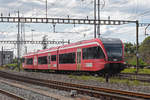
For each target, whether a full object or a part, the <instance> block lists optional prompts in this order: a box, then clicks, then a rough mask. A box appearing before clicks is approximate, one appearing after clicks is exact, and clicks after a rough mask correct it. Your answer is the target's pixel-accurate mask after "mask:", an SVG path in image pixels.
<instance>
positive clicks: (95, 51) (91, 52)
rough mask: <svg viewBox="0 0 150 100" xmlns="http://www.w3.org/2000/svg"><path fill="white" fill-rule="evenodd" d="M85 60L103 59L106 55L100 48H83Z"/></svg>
mask: <svg viewBox="0 0 150 100" xmlns="http://www.w3.org/2000/svg"><path fill="white" fill-rule="evenodd" d="M82 53H83V54H82V58H83V59H101V58H104V53H103V51H102V49H101V48H100V47H99V46H96V47H89V48H83V52H82Z"/></svg>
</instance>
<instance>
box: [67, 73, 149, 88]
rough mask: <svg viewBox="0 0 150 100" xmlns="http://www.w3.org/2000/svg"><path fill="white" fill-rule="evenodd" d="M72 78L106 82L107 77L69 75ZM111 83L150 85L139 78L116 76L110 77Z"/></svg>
mask: <svg viewBox="0 0 150 100" xmlns="http://www.w3.org/2000/svg"><path fill="white" fill-rule="evenodd" d="M69 77H70V78H73V79H77V80H85V81H86V80H93V81H99V82H103V83H104V82H106V79H105V78H104V77H95V76H85V75H82V76H77V75H69ZM109 83H112V84H124V85H128V86H141V85H142V86H150V83H147V82H141V81H138V80H128V79H118V78H116V77H111V78H110V79H109Z"/></svg>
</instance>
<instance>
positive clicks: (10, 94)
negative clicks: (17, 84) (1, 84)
mask: <svg viewBox="0 0 150 100" xmlns="http://www.w3.org/2000/svg"><path fill="white" fill-rule="evenodd" d="M0 93H1V94H4V95H7V96H8V97H11V98H14V99H16V100H27V99H25V98H23V97H21V96H18V95H16V94H14V93H11V92H8V91H5V90H2V89H0Z"/></svg>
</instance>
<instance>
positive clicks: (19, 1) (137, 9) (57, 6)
mask: <svg viewBox="0 0 150 100" xmlns="http://www.w3.org/2000/svg"><path fill="white" fill-rule="evenodd" d="M45 1H46V0H0V13H2V15H3V16H8V15H9V14H10V16H17V11H18V10H19V11H20V16H24V17H45V16H46V12H45ZM47 2H48V3H47V4H48V17H52V18H53V17H59V18H60V17H61V18H67V16H68V15H69V17H70V18H86V17H87V16H88V18H90V19H92V18H93V8H94V7H93V5H94V4H93V3H94V0H47ZM100 2H101V10H100V18H101V19H108V16H110V19H112V20H115V19H117V20H139V22H140V23H149V18H150V6H149V4H150V0H100ZM53 29H54V28H53V25H52V24H25V39H26V40H32V33H33V40H35V41H36V40H42V37H43V36H44V35H48V40H62V39H64V40H71V42H76V41H80V40H86V39H92V38H93V37H94V27H93V25H75V26H74V25H71V24H69V25H65V24H56V32H53ZM32 30H34V31H32ZM135 30H136V28H135V24H126V25H120V26H116V25H115V26H113V25H111V26H110V25H101V26H100V33H101V37H112V38H120V39H121V40H122V41H123V42H132V43H135V41H136V39H135V34H136V31H135ZM144 30H145V27H140V28H139V41H140V42H142V41H143V39H144V38H145V37H146V36H145V35H144ZM147 32H150V31H149V29H148V30H147ZM16 37H17V24H15V23H0V40H16ZM11 46H12V45H11ZM11 46H6V47H5V48H6V49H10V48H8V47H11ZM27 46H28V48H29V49H28V50H29V51H33V48H34V50H37V49H39V48H41V45H38V46H37V45H35V46H34V47H33V45H32V46H31V45H27ZM50 46H55V45H50ZM13 47H14V48H16V46H15V45H13V46H12V47H11V48H13ZM36 47H37V48H36Z"/></svg>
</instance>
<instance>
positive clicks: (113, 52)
mask: <svg viewBox="0 0 150 100" xmlns="http://www.w3.org/2000/svg"><path fill="white" fill-rule="evenodd" d="M105 49H106V52H107V55H108V57H122V47H121V46H117V45H106V46H105Z"/></svg>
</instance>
